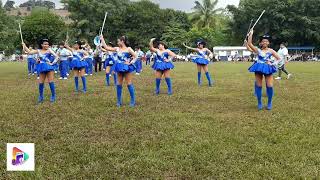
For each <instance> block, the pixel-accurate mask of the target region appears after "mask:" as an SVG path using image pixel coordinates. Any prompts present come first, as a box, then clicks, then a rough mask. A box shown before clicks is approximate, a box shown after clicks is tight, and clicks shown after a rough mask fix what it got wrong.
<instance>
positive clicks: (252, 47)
mask: <svg viewBox="0 0 320 180" xmlns="http://www.w3.org/2000/svg"><path fill="white" fill-rule="evenodd" d="M252 36H253V30H251V31H250V33H249V37H248V46H249V48H250V49H251V50H252V52H254V53H257V54H258V48H256V47H255V46H254V45H253V44H252Z"/></svg>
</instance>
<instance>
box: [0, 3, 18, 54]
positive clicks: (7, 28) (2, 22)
mask: <svg viewBox="0 0 320 180" xmlns="http://www.w3.org/2000/svg"><path fill="white" fill-rule="evenodd" d="M17 27H18V25H17V23H16V20H15V19H14V18H13V17H10V16H7V15H6V13H5V10H4V9H3V8H2V2H0V51H5V54H6V55H11V54H13V53H14V51H15V42H16V41H17V37H18V33H17Z"/></svg>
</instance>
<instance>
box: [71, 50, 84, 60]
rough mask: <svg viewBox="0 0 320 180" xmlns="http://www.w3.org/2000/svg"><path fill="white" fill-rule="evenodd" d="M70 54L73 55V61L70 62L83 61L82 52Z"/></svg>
mask: <svg viewBox="0 0 320 180" xmlns="http://www.w3.org/2000/svg"><path fill="white" fill-rule="evenodd" d="M72 54H73V59H72V60H78V61H82V60H83V57H84V54H83V52H80V51H73V53H72Z"/></svg>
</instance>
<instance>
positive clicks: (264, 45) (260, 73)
mask: <svg viewBox="0 0 320 180" xmlns="http://www.w3.org/2000/svg"><path fill="white" fill-rule="evenodd" d="M252 36H253V30H251V31H250V33H249V37H248V46H249V47H250V48H251V49H252V50H253V52H254V53H256V54H257V55H258V60H257V62H255V63H254V64H253V65H252V66H251V67H250V68H249V71H250V72H253V73H255V78H256V82H255V86H256V87H255V93H256V97H257V101H258V110H262V108H263V104H262V81H263V77H265V81H266V86H267V96H268V105H267V109H268V110H271V109H272V98H273V94H274V91H273V76H272V74H273V73H275V72H277V68H276V67H275V65H274V64H275V63H277V62H275V63H272V62H271V57H272V56H273V57H275V58H276V60H277V61H279V60H280V57H279V55H278V54H277V53H276V52H275V51H274V50H273V49H271V48H269V45H270V39H271V37H270V36H268V35H264V36H261V37H260V47H261V49H260V48H257V47H255V46H254V45H253V44H252Z"/></svg>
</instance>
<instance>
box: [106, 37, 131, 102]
mask: <svg viewBox="0 0 320 180" xmlns="http://www.w3.org/2000/svg"><path fill="white" fill-rule="evenodd" d="M100 39H101V43H102V46H103V47H104V49H105V50H107V51H113V52H116V53H117V62H116V64H115V65H114V71H115V72H116V73H117V74H118V82H117V106H118V107H120V106H122V82H123V79H124V78H126V80H128V81H126V82H127V85H128V90H129V93H130V107H134V106H135V104H136V98H135V90H134V86H133V84H132V82H131V81H132V76H131V75H130V73H132V72H133V71H135V69H136V68H135V66H134V63H135V62H136V58H137V55H136V54H135V52H134V51H133V50H132V48H131V47H128V46H129V45H128V40H127V37H126V36H121V37H120V38H119V39H118V46H119V47H110V46H107V44H106V42H105V40H104V38H103V36H101V37H100ZM119 78H121V80H120V79H119Z"/></svg>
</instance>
